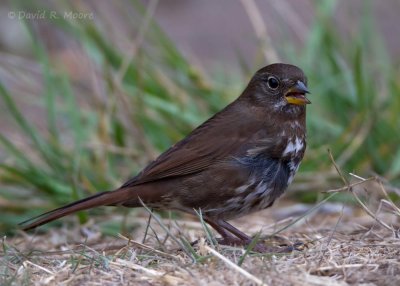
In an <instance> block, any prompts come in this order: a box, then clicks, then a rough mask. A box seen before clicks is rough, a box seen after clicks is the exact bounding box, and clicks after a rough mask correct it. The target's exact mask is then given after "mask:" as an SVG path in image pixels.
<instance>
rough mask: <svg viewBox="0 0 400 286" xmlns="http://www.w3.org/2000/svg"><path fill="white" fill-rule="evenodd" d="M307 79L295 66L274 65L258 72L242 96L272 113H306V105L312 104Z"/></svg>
mask: <svg viewBox="0 0 400 286" xmlns="http://www.w3.org/2000/svg"><path fill="white" fill-rule="evenodd" d="M307 93H309V91H308V89H307V78H306V76H305V75H304V73H303V71H302V70H301V69H300V68H298V67H296V66H293V65H288V64H280V63H279V64H272V65H268V66H266V67H263V68H262V69H260V70H258V71H257V72H256V74H255V75H254V76H253V78H252V79H251V81H250V83H249V86H248V87H247V89H246V90H245V91H244V92H243V94H242V96H244V97H248V98H249V99H250V100H255V101H256V102H255V104H257V105H258V106H259V105H265V107H266V108H267V109H269V110H271V111H276V112H287V113H291V115H296V114H300V113H304V111H305V105H306V104H309V103H311V102H310V101H309V100H308V99H307V97H306V94H307Z"/></svg>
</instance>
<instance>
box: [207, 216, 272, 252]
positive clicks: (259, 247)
mask: <svg viewBox="0 0 400 286" xmlns="http://www.w3.org/2000/svg"><path fill="white" fill-rule="evenodd" d="M205 221H206V222H207V223H208V224H209V225H211V226H212V227H213V228H214V229H215V230H216V231H218V233H219V234H220V235H221V236H222V239H221V240H218V243H219V244H222V245H233V246H235V245H244V246H247V245H249V244H250V243H251V241H252V238H251V237H250V236H248V235H247V234H245V233H243V232H241V231H240V230H238V229H237V228H236V227H234V226H233V225H231V224H229V223H227V222H226V221H224V220H222V219H218V220H215V221H214V220H210V219H205ZM232 234H233V235H235V236H236V237H235V236H232ZM253 251H257V252H261V253H267V252H277V249H276V248H272V247H267V246H266V245H264V244H263V243H261V242H260V243H257V244H256V245H255V246H254V247H253Z"/></svg>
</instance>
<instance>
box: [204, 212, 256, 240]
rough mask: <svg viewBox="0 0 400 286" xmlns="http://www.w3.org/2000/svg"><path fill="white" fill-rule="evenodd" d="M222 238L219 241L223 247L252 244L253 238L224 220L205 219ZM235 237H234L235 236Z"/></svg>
mask: <svg viewBox="0 0 400 286" xmlns="http://www.w3.org/2000/svg"><path fill="white" fill-rule="evenodd" d="M205 221H206V222H207V223H208V224H209V225H211V226H212V227H213V228H214V229H215V230H216V231H217V232H218V233H219V234H220V235H221V236H222V239H219V240H218V243H219V244H223V245H247V244H248V243H250V242H251V237H250V236H248V235H246V234H245V233H243V232H241V231H240V230H238V229H237V228H235V227H234V226H232V225H230V224H229V223H227V222H226V221H224V220H221V219H218V220H212V219H209V218H207V219H205ZM232 234H233V235H234V236H233V235H232Z"/></svg>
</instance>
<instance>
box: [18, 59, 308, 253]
mask: <svg viewBox="0 0 400 286" xmlns="http://www.w3.org/2000/svg"><path fill="white" fill-rule="evenodd" d="M309 93H310V92H309V90H308V88H307V77H306V76H305V74H304V72H303V71H302V70H301V69H300V68H299V67H297V66H294V65H290V64H284V63H275V64H270V65H267V66H265V67H263V68H261V69H259V70H258V71H257V72H256V73H255V74H254V76H253V77H252V78H251V79H250V81H249V83H248V85H247V87H246V88H245V89H244V91H243V92H242V93H241V95H240V96H239V97H238V98H236V99H235V100H234V101H233V102H232V103H230V104H229V105H227V106H226V107H225V108H223V109H222V110H221V111H219V112H218V113H216V114H215V115H214V116H212V117H211V118H210V119H208V120H206V121H205V122H204V123H203V124H201V125H200V126H199V127H197V128H196V129H194V130H193V131H192V132H191V133H190V134H189V135H188V136H187V137H185V138H184V139H182V140H181V141H179V142H178V143H176V144H174V145H173V146H171V147H170V148H169V149H167V150H166V151H165V152H164V153H162V154H161V155H159V156H158V157H157V158H156V159H155V160H154V161H152V162H150V163H149V164H148V165H147V166H146V167H145V168H144V169H143V170H142V171H141V172H139V173H138V174H137V175H136V176H135V177H133V178H131V179H129V180H128V181H126V182H125V183H124V184H123V185H122V186H120V187H119V188H117V189H115V190H113V191H105V192H99V193H97V194H95V195H92V196H89V197H87V198H83V199H81V200H78V201H75V202H72V203H70V204H67V205H65V206H62V207H60V208H57V209H55V210H52V211H49V212H47V213H44V214H42V215H40V216H38V217H35V218H31V219H29V220H27V221H24V222H22V223H20V225H21V227H22V229H23V230H25V231H27V230H30V229H34V228H36V227H38V226H40V225H43V224H46V223H48V222H51V221H53V220H56V219H58V218H61V217H64V216H66V215H69V214H72V213H75V212H78V211H82V210H87V209H91V208H94V207H99V206H118V207H119V206H121V207H129V208H136V207H142V206H143V205H146V206H148V207H149V208H154V209H165V210H178V211H182V212H185V213H190V214H196V213H198V211H201V214H202V216H203V218H204V221H205V222H207V223H208V224H209V225H210V226H211V227H212V228H214V229H215V230H216V231H217V232H218V233H219V234H220V235H221V238H220V239H219V240H218V242H219V243H220V244H225V245H241V246H242V245H243V246H245V245H248V244H249V243H250V242H251V241H252V237H251V236H249V235H247V234H245V233H244V232H242V231H240V230H239V229H237V228H236V227H234V226H233V225H231V224H230V223H228V222H227V221H229V220H231V219H234V218H238V217H241V216H244V215H247V214H250V213H253V212H256V211H259V210H263V209H266V208H268V207H271V206H272V204H273V203H274V202H275V201H276V200H277V199H278V198H279V197H280V196H281V195H282V194H283V193H284V192H285V190H286V189H287V187H288V186H289V185H290V184H291V182H292V180H293V178H294V176H295V174H296V172H297V170H298V168H299V165H300V162H301V161H302V159H303V156H304V153H305V149H306V105H307V104H310V103H311V102H310V100H309V99H308V98H307V94H309Z"/></svg>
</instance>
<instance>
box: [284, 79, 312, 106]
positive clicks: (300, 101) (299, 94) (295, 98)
mask: <svg viewBox="0 0 400 286" xmlns="http://www.w3.org/2000/svg"><path fill="white" fill-rule="evenodd" d="M307 93H310V92H309V91H308V89H307V87H306V85H305V84H304V83H303V82H301V81H299V80H298V81H297V82H296V84H295V85H293V86H292V87H291V88H289V89H288V91H287V92H286V93H285V98H286V101H287V102H288V103H290V104H296V105H306V104H310V103H311V101H309V100H308V98H307V97H306V94H307Z"/></svg>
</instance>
